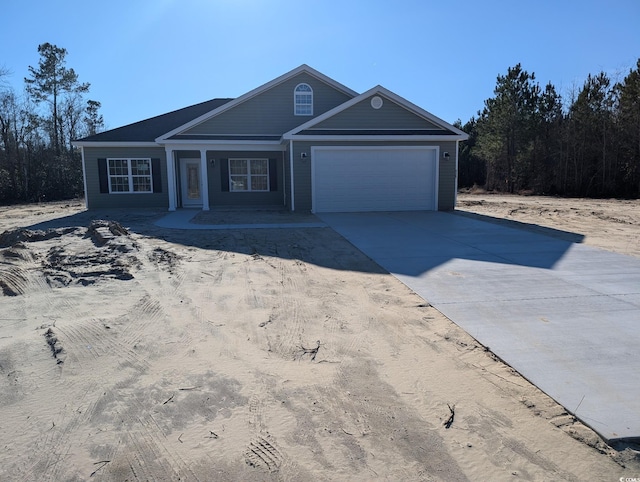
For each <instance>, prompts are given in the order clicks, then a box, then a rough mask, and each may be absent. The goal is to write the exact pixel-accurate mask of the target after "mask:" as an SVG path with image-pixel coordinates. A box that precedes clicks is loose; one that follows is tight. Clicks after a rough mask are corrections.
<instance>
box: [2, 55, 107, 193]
mask: <svg viewBox="0 0 640 482" xmlns="http://www.w3.org/2000/svg"><path fill="white" fill-rule="evenodd" d="M38 53H39V54H40V60H39V63H38V65H37V67H32V66H29V76H28V77H27V78H25V79H24V92H23V93H22V94H18V93H16V92H15V91H14V90H13V89H12V88H11V87H9V86H8V83H7V82H6V79H7V78H8V76H9V74H10V72H9V71H8V70H7V69H0V203H11V202H33V201H50V200H59V199H71V198H74V197H79V196H82V195H83V192H84V186H83V181H82V161H81V158H80V153H79V152H78V151H77V150H75V149H74V148H73V146H72V145H71V142H72V141H73V140H74V139H78V138H81V137H84V136H87V135H92V134H95V133H97V132H100V130H102V129H104V121H103V118H102V115H101V114H100V113H99V109H100V102H98V101H95V100H86V95H87V94H88V92H89V87H90V85H89V84H88V83H81V82H80V81H79V80H78V74H76V72H75V71H74V70H73V69H72V68H68V67H67V66H66V55H67V51H66V49H64V48H60V47H57V46H55V45H52V44H49V43H44V44H41V45H40V46H38Z"/></svg>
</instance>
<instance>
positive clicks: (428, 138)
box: [287, 135, 466, 142]
mask: <svg viewBox="0 0 640 482" xmlns="http://www.w3.org/2000/svg"><path fill="white" fill-rule="evenodd" d="M287 139H288V140H295V141H330V142H338V141H345V142H353V141H356V142H357V141H401V142H406V141H419V142H429V141H431V142H443V141H463V140H466V137H463V136H459V135H455V136H403V135H400V136H394V135H381V136H376V135H370V136H366V135H365V136H314V135H303V136H300V135H292V136H291V137H288V138H287Z"/></svg>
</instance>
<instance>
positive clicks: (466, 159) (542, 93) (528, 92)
mask: <svg viewBox="0 0 640 482" xmlns="http://www.w3.org/2000/svg"><path fill="white" fill-rule="evenodd" d="M456 127H458V128H460V129H462V130H464V131H465V132H466V133H467V134H469V140H468V141H465V142H463V143H461V145H460V152H459V185H460V187H472V186H474V185H478V186H482V187H484V188H485V189H487V190H495V191H501V192H509V193H521V192H531V193H536V194H551V195H564V196H583V197H623V198H638V197H640V59H639V60H638V62H637V65H636V67H635V69H633V68H632V69H630V71H629V73H628V75H627V76H626V77H624V79H623V80H622V81H619V82H612V80H611V79H610V77H609V76H608V75H607V74H606V73H604V72H600V73H599V74H597V75H593V76H592V75H589V76H588V77H587V79H586V81H585V82H584V84H583V85H582V87H581V88H579V89H574V91H572V92H571V93H570V94H569V96H568V99H567V101H566V102H565V100H564V99H563V98H562V96H561V95H560V94H559V93H558V91H557V89H556V88H555V87H554V86H553V85H552V84H551V83H548V84H547V85H545V86H544V88H543V87H541V86H540V84H539V83H538V82H537V81H536V79H535V74H534V73H529V72H527V71H526V70H524V69H523V68H522V66H521V65H520V64H517V65H516V66H515V67H510V68H509V69H508V70H507V74H506V75H499V76H498V78H497V83H496V87H495V89H494V97H492V98H490V99H487V100H486V101H485V102H484V108H483V109H482V111H479V112H478V116H477V117H472V118H471V119H470V120H469V121H468V122H467V123H466V124H464V125H462V123H461V122H460V121H458V122H457V123H456Z"/></svg>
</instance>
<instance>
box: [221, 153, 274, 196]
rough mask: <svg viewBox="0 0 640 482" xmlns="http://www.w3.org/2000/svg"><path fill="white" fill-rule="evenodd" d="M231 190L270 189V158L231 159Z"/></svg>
mask: <svg viewBox="0 0 640 482" xmlns="http://www.w3.org/2000/svg"><path fill="white" fill-rule="evenodd" d="M229 187H230V188H231V189H230V190H231V191H236V192H242V191H245V192H247V191H268V190H269V160H268V159H229Z"/></svg>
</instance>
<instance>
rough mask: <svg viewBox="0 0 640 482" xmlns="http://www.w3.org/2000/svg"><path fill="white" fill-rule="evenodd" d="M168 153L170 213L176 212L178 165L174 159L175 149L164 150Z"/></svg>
mask: <svg viewBox="0 0 640 482" xmlns="http://www.w3.org/2000/svg"><path fill="white" fill-rule="evenodd" d="M164 150H165V152H166V153H167V186H168V189H169V192H168V194H169V211H175V210H176V163H175V159H174V158H173V149H171V148H170V147H165V148H164Z"/></svg>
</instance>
